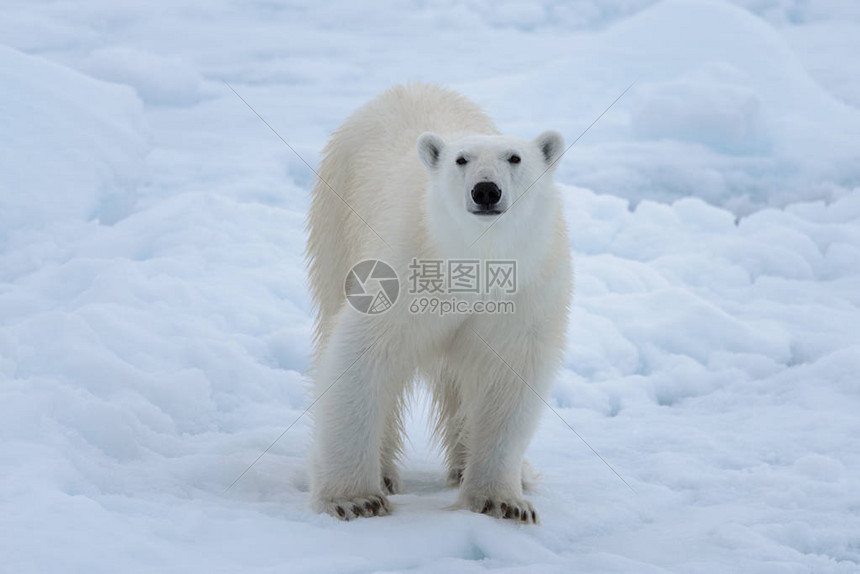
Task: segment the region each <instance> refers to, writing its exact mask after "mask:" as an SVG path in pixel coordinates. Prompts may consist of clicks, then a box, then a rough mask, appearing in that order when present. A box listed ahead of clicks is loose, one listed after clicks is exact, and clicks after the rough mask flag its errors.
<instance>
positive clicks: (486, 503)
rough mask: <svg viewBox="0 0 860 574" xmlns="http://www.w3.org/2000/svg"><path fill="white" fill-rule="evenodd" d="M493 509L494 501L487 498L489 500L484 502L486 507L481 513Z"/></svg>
mask: <svg viewBox="0 0 860 574" xmlns="http://www.w3.org/2000/svg"><path fill="white" fill-rule="evenodd" d="M492 510H493V501H492V500H489V499H487V502H485V503H484V509H483V510H481V514H487V513H488V512H490V511H492Z"/></svg>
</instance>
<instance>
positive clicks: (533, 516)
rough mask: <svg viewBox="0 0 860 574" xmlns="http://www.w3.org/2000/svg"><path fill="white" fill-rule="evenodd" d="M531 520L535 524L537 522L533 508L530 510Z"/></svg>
mask: <svg viewBox="0 0 860 574" xmlns="http://www.w3.org/2000/svg"><path fill="white" fill-rule="evenodd" d="M532 522H534V523H535V524H537V514H535V511H534V510H532Z"/></svg>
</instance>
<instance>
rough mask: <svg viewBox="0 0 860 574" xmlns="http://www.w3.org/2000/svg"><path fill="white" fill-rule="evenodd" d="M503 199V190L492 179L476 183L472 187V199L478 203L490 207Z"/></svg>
mask: <svg viewBox="0 0 860 574" xmlns="http://www.w3.org/2000/svg"><path fill="white" fill-rule="evenodd" d="M500 199H502V190H501V189H499V186H498V185H496V184H495V183H493V182H492V181H482V182H480V183H476V184H475V187H473V188H472V201H474V202H475V203H477V204H478V205H483V206H485V207H489V206H491V205H496V204H497V203H499V200H500Z"/></svg>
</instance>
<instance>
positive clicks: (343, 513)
mask: <svg viewBox="0 0 860 574" xmlns="http://www.w3.org/2000/svg"><path fill="white" fill-rule="evenodd" d="M334 510H335V512H337V515H338V516H340V517H341V518H343V517H344V516H346V511H345V510H344V509H343V508H341V507H340V506H338V507H337V508H335V509H334Z"/></svg>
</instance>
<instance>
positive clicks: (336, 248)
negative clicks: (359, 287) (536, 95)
mask: <svg viewBox="0 0 860 574" xmlns="http://www.w3.org/2000/svg"><path fill="white" fill-rule="evenodd" d="M425 131H432V132H435V133H437V134H440V135H442V136H443V137H447V138H452V139H454V138H458V137H460V136H462V135H465V134H497V133H498V131H497V130H496V128H495V125H494V124H493V122H492V120H491V119H490V118H489V117H488V116H487V115H486V114H485V113H484V112H483V111H482V110H481V109H480V108H479V107H478V106H477V105H476V104H474V103H473V102H471V101H469V100H467V99H466V98H464V97H462V96H460V95H459V94H457V93H455V92H452V91H450V90H446V89H444V88H441V87H439V86H434V85H429V84H410V85H398V86H395V87H393V88H391V89H389V90H387V91H386V92H384V93H383V94H381V95H380V96H378V97H377V98H375V99H373V100H371V101H370V102H368V103H367V104H365V105H363V106H362V107H360V108H359V109H358V110H356V112H355V113H353V114H352V115H351V116H350V117H349V118H348V119H347V120H346V121H345V122H344V124H343V125H342V126H341V127H340V128H339V129H338V130H337V131H336V132H335V133H334V134H333V135H332V137H331V139H330V140H329V142H328V144H327V145H326V147H325V149H324V150H323V160H322V162H321V164H320V169H319V172H318V173H319V175H320V178H321V180H318V181H317V183H316V185H315V186H314V189H313V192H312V202H311V208H310V214H309V217H308V229H309V238H308V247H307V258H308V265H309V272H310V280H311V291H312V295H313V299H314V304H315V306H316V308H317V322H316V343H317V349H319V348H322V346H323V345H324V344H325V341H326V339H327V338H328V332H329V330H330V325H331V321H332V320H333V318H334V316H335V314H336V313H337V311H338V309H339V308H340V306H341V305H342V304H343V302H344V295H343V280H344V278H345V277H346V274H347V272H348V270H349V269H350V268H351V267H352V266H353V265H355V264H356V263H358V262H359V261H361V260H362V259H365V258H368V257H374V256H379V255H378V253H379V252H380V248H381V246H382V243H383V240H384V242H385V243H386V244H388V245H386V247H390V246H391V245H392V244H395V245H396V244H398V243H401V242H403V241H405V240H407V239H406V238H405V237H404V235H410V238H409V239H408V241H409V242H410V243H412V245H410V248H412V249H415V248H418V249H420V247H421V246H420V245H417V244H416V243H415V241H416V240H418V241H422V240H423V238H421V237H420V236H421V235H422V233H421V230H422V228H423V225H424V221H423V215H422V214H423V198H424V194H425V192H426V187H427V173H426V171H425V170H424V168H423V167H422V166H421V164H420V162H419V160H418V156H417V153H416V150H415V142H416V140H417V139H418V136H419V135H420V134H421V133H422V132H425ZM377 234H378V235H377ZM380 236H381V237H382V240H380ZM416 236H419V237H416Z"/></svg>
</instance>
